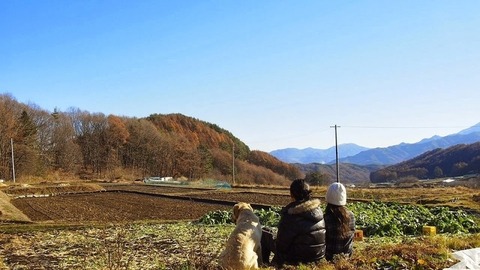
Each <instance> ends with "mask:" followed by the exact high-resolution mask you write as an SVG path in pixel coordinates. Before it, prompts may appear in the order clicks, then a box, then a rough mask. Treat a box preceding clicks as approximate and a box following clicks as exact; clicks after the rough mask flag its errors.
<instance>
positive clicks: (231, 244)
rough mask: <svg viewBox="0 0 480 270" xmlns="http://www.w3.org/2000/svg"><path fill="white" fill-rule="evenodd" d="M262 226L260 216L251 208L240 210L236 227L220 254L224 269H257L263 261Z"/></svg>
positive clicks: (220, 261)
mask: <svg viewBox="0 0 480 270" xmlns="http://www.w3.org/2000/svg"><path fill="white" fill-rule="evenodd" d="M261 237H262V228H261V225H260V222H259V219H258V217H257V216H256V215H255V214H254V213H253V211H251V210H245V211H240V213H239V216H238V218H237V224H236V226H235V229H234V230H233V232H232V233H231V234H230V237H229V239H228V241H227V243H226V245H225V250H224V251H223V252H222V254H220V257H219V264H220V266H221V267H222V268H223V269H231V270H237V269H242V270H243V269H257V268H258V263H259V262H261V250H262V249H261V245H260V241H261Z"/></svg>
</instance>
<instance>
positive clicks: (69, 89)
mask: <svg viewBox="0 0 480 270" xmlns="http://www.w3.org/2000/svg"><path fill="white" fill-rule="evenodd" d="M479 14H480V1H478V0H472V1H468V0H465V1H463V0H461V1H452V0H445V1H442V0H435V1H423V0H421V1H419V0H411V1H409V0H401V1H400V0H398V1H380V0H379V1H361V0H360V1H321V0H315V1H308V0H306V1H278V0H276V1H268V0H262V1H258V0H236V1H229V0H215V1H208V0H207V1H198V0H195V1H183V0H181V1H176V0H175V1H174V0H172V1H161V0H154V1H149V0H141V1H136V0H135V1H133V0H132V1H127V0H125V1H118V0H114V1H107V0H105V1H100V0H98V1H94V0H82V1H68V0H67V1H66V0H43V1H42V0H25V1H24V0H18V1H17V0H15V1H14V0H0V93H9V94H11V95H12V96H13V97H14V98H16V99H17V100H18V101H19V102H23V103H34V104H36V105H38V106H39V107H40V108H42V109H45V110H49V111H53V110H54V108H57V109H59V110H60V111H66V110H67V109H68V108H70V107H76V108H79V109H81V110H85V111H89V112H92V113H97V112H99V113H104V114H106V115H108V114H114V115H119V116H130V117H145V116H148V115H150V114H153V113H159V114H168V113H181V114H184V115H187V116H191V117H194V118H197V119H200V120H204V121H207V122H210V123H214V124H217V125H218V126H220V127H222V128H224V129H227V130H229V131H231V132H232V133H233V134H234V135H235V136H236V137H238V138H239V139H240V140H242V141H243V142H245V143H246V144H247V145H248V146H250V148H251V149H253V150H262V151H267V152H269V151H272V150H276V149H282V148H289V147H294V148H307V147H313V148H320V149H326V148H329V147H332V146H334V145H335V136H334V129H333V128H331V127H330V126H332V125H339V126H341V127H340V128H339V129H338V143H339V144H342V143H356V144H358V145H362V146H366V147H386V146H390V145H396V144H399V143H402V142H406V143H413V142H417V141H420V140H421V139H423V138H428V137H431V136H433V135H441V136H444V135H448V134H452V133H456V132H458V131H460V130H462V129H465V128H468V127H470V126H473V125H475V124H477V123H479V122H480V89H479V88H480V87H479V86H480V16H479Z"/></svg>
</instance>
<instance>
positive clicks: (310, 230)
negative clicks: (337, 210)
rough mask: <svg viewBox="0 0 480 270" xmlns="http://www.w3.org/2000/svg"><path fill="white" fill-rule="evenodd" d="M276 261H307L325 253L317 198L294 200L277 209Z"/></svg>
mask: <svg viewBox="0 0 480 270" xmlns="http://www.w3.org/2000/svg"><path fill="white" fill-rule="evenodd" d="M280 215H281V217H280V222H279V224H278V233H277V238H276V240H275V245H276V253H275V257H274V259H273V261H274V262H275V263H276V264H280V265H281V264H284V263H287V264H298V263H309V262H314V261H318V260H320V259H322V258H323V257H324V256H325V222H324V220H323V211H322V208H321V206H320V200H318V199H312V200H308V201H296V202H292V203H290V204H288V205H287V206H285V207H284V208H283V209H282V211H281V212H280Z"/></svg>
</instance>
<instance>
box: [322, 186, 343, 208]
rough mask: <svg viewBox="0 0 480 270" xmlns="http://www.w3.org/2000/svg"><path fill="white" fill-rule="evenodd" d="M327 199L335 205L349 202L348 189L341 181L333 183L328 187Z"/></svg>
mask: <svg viewBox="0 0 480 270" xmlns="http://www.w3.org/2000/svg"><path fill="white" fill-rule="evenodd" d="M325 197H326V200H327V203H329V204H333V205H346V204H347V190H346V189H345V186H344V185H342V184H341V183H333V184H331V185H330V186H329V187H328V190H327V196H325Z"/></svg>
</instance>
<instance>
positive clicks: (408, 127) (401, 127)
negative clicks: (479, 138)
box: [342, 125, 470, 129]
mask: <svg viewBox="0 0 480 270" xmlns="http://www.w3.org/2000/svg"><path fill="white" fill-rule="evenodd" d="M342 127H346V128H372V129H374V128H378V129H439V128H452V129H453V128H469V127H470V126H468V127H466V126H449V127H442V126H435V127H434V126H430V127H428V126H345V125H342Z"/></svg>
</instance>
